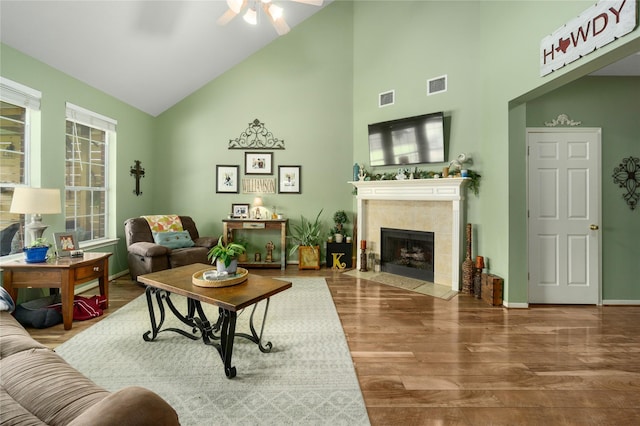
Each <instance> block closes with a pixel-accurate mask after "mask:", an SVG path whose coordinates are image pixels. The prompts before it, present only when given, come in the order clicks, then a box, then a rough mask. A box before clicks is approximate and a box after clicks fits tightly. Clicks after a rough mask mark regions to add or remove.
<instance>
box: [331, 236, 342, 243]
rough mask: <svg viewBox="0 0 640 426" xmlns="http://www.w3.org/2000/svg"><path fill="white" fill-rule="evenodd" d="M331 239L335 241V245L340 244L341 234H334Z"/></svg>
mask: <svg viewBox="0 0 640 426" xmlns="http://www.w3.org/2000/svg"><path fill="white" fill-rule="evenodd" d="M333 238H334V239H335V240H336V243H341V242H342V234H335V235H334V236H333Z"/></svg>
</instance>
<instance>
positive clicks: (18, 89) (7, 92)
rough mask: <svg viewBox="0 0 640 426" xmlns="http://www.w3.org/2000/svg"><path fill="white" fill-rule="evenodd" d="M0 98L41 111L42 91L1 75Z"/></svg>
mask: <svg viewBox="0 0 640 426" xmlns="http://www.w3.org/2000/svg"><path fill="white" fill-rule="evenodd" d="M0 99H2V100H3V101H5V102H9V103H11V104H14V105H18V106H21V107H24V108H29V109H32V110H35V111H40V100H41V99H42V92H40V91H38V90H35V89H32V88H30V87H27V86H25V85H23V84H20V83H17V82H15V81H12V80H9V79H8V78H4V77H0Z"/></svg>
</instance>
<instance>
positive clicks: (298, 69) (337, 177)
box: [153, 3, 353, 259]
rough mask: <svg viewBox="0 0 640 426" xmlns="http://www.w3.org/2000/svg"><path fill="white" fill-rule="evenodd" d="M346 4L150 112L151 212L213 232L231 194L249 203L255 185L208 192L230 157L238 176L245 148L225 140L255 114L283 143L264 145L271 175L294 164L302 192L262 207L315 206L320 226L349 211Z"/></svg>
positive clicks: (266, 197) (306, 209)
mask: <svg viewBox="0 0 640 426" xmlns="http://www.w3.org/2000/svg"><path fill="white" fill-rule="evenodd" d="M351 6H352V5H351V4H350V3H339V4H335V5H332V6H331V7H327V8H325V9H323V10H322V11H320V12H318V13H317V14H316V15H315V16H314V17H313V18H311V19H309V20H307V21H306V22H305V23H304V24H303V25H300V26H299V27H296V28H294V29H293V30H292V31H291V32H290V33H289V34H288V35H286V36H285V37H280V38H278V39H277V40H275V41H274V42H273V43H271V44H270V45H268V46H267V47H265V48H264V49H262V50H260V51H259V52H257V53H256V54H254V55H253V56H251V57H250V58H248V59H246V60H245V61H244V62H242V63H241V64H239V65H238V66H236V67H234V68H233V69H232V70H230V71H229V72H227V73H226V74H224V75H222V76H221V77H219V78H217V79H216V80H214V81H212V82H210V83H209V84H207V85H206V86H204V87H203V88H202V89H200V90H198V91H197V92H196V93H195V94H193V95H192V96H189V97H187V98H186V99H184V100H183V101H182V102H180V103H179V104H177V105H176V106H174V107H173V108H171V109H170V110H168V111H166V112H165V113H164V114H162V115H161V116H159V117H158V120H157V123H156V125H157V135H158V138H157V144H158V145H159V146H160V147H161V149H159V150H158V151H157V153H156V154H157V163H156V164H157V167H158V172H157V177H155V178H154V181H155V182H157V185H156V186H155V188H153V191H154V192H153V197H154V199H155V200H156V203H155V204H154V207H155V208H156V210H157V211H158V212H169V213H174V212H175V213H179V214H191V215H192V216H193V217H194V219H195V220H196V223H197V224H198V229H199V231H200V232H201V233H202V234H206V235H218V234H220V233H221V231H222V222H221V220H222V219H223V218H226V217H227V215H228V214H229V213H230V211H231V204H232V203H249V204H251V203H252V201H253V198H254V197H255V194H242V193H240V194H216V176H215V172H216V165H239V166H240V174H241V177H242V176H244V153H245V152H246V151H245V150H230V149H228V144H229V140H230V139H235V138H238V137H239V136H240V134H241V132H243V131H244V130H245V129H246V128H247V127H248V124H249V123H250V122H252V121H253V120H254V119H258V120H260V121H261V122H263V123H264V124H265V126H266V128H267V129H268V130H270V131H271V132H272V133H273V135H274V136H275V137H276V138H279V139H282V140H284V143H285V149H284V150H272V151H268V152H273V169H274V175H273V176H272V177H273V178H277V167H278V166H279V165H300V166H302V169H301V176H302V182H301V189H302V193H301V194H277V193H276V194H263V195H262V197H263V201H264V204H265V207H267V208H269V209H272V207H273V206H276V207H277V211H278V212H279V213H282V214H284V215H285V217H288V218H289V219H290V221H291V222H299V218H300V215H304V216H305V217H307V218H309V219H314V218H315V216H316V214H317V213H318V212H319V211H320V209H324V213H323V215H322V216H321V218H322V219H323V220H324V223H325V229H326V230H327V232H328V229H329V227H330V225H332V223H330V222H331V217H332V215H333V212H334V211H336V210H338V209H343V210H346V211H348V212H349V211H352V210H351V209H352V198H353V197H352V195H351V187H350V185H348V184H347V183H346V182H347V181H349V180H352V175H353V171H352V170H353V168H352V167H353V161H352V156H351V145H352V139H351V138H352V123H353V118H352V86H353V68H352V61H351V55H352V52H353V46H352V30H351V28H352V25H351V16H352V12H351V9H352V7H351ZM260 177H263V176H260ZM255 245H256V246H260V247H263V244H255ZM262 252H263V256H264V249H263V250H262ZM296 259H297V258H296Z"/></svg>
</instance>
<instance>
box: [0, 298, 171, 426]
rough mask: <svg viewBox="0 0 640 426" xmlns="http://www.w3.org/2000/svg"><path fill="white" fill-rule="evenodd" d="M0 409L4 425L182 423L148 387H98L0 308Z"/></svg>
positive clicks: (74, 425) (76, 425)
mask: <svg viewBox="0 0 640 426" xmlns="http://www.w3.org/2000/svg"><path fill="white" fill-rule="evenodd" d="M0 290H4V289H2V288H0ZM96 368H99V366H96ZM0 407H1V409H0V424H2V425H3V426H4V425H70V426H78V425H86V426H89V425H91V426H106V425H149V426H151V425H154V426H155V425H167V426H170V425H179V424H180V423H179V421H178V415H177V413H176V412H175V410H174V409H173V408H172V407H171V406H170V405H169V404H168V403H167V402H166V401H164V400H163V399H162V398H161V397H160V396H158V395H157V394H155V393H154V392H151V391H150V390H148V389H145V388H142V387H137V386H131V387H126V388H124V389H121V390H119V391H117V392H109V391H107V390H106V389H104V388H102V387H100V386H98V385H96V384H95V383H93V382H92V381H91V380H89V379H88V378H87V377H85V376H84V375H82V374H81V373H80V372H78V371H77V370H75V369H74V368H73V367H71V366H70V365H69V364H67V363H66V362H65V361H64V360H63V359H62V358H61V357H60V356H58V355H57V354H56V353H55V352H54V351H52V350H51V349H49V348H47V347H46V346H43V345H41V344H40V343H38V342H37V341H35V340H34V339H32V338H31V336H29V333H28V332H27V331H26V330H25V329H24V328H23V327H22V326H21V325H20V324H19V323H18V321H16V320H15V318H14V317H13V316H12V315H11V313H10V311H7V310H3V311H0Z"/></svg>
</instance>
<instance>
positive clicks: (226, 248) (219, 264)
mask: <svg viewBox="0 0 640 426" xmlns="http://www.w3.org/2000/svg"><path fill="white" fill-rule="evenodd" d="M245 251H246V249H245V248H244V246H243V245H242V244H238V243H234V242H233V241H232V242H230V243H229V244H225V243H223V242H222V237H220V238H218V244H216V245H215V246H213V247H211V250H209V254H208V255H207V258H208V259H209V260H210V261H211V263H213V262H216V269H217V270H218V272H225V271H226V272H227V273H228V274H235V273H236V270H237V269H238V256H239V255H240V254H242V253H244V252H245Z"/></svg>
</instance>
